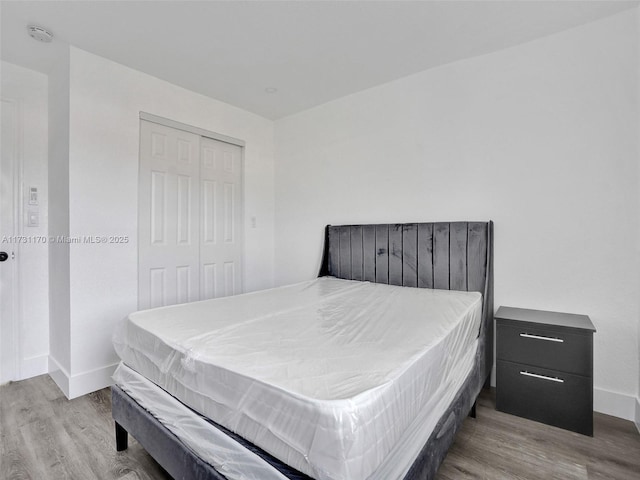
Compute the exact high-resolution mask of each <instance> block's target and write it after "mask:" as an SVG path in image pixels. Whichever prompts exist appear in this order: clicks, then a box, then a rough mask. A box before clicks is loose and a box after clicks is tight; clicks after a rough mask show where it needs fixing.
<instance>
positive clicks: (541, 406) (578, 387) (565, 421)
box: [496, 360, 593, 435]
mask: <svg viewBox="0 0 640 480" xmlns="http://www.w3.org/2000/svg"><path fill="white" fill-rule="evenodd" d="M496 408H497V409H498V410H500V411H502V412H506V413H510V414H513V415H518V416H520V417H525V418H528V419H531V420H536V421H538V422H542V423H546V424H548V425H554V426H556V427H560V428H565V429H567V430H572V431H574V432H578V433H582V434H585V435H593V381H592V379H591V378H589V377H582V376H579V375H571V374H568V373H563V372H557V371H555V370H549V369H546V368H538V367H532V366H529V365H523V364H520V363H512V362H507V361H504V360H498V361H497V363H496Z"/></svg>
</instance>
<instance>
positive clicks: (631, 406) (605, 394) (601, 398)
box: [593, 388, 638, 425]
mask: <svg viewBox="0 0 640 480" xmlns="http://www.w3.org/2000/svg"><path fill="white" fill-rule="evenodd" d="M636 403H637V399H636V398H635V397H634V396H633V395H626V394H624V393H618V392H611V391H609V390H602V389H600V388H594V389H593V410H594V411H595V412H600V413H604V414H606V415H611V416H613V417H618V418H623V419H625V420H631V421H632V422H633V421H635V422H636V425H637V423H638V422H637V420H636V418H637V415H638V414H637V408H638V407H637V406H636Z"/></svg>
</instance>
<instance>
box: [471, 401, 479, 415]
mask: <svg viewBox="0 0 640 480" xmlns="http://www.w3.org/2000/svg"><path fill="white" fill-rule="evenodd" d="M477 403H478V399H476V400H475V401H474V402H473V405H472V406H471V411H470V412H469V416H470V417H471V418H476V404H477Z"/></svg>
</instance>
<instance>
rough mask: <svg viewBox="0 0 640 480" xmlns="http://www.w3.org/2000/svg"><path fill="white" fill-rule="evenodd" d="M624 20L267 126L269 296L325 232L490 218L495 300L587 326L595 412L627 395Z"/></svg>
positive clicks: (627, 34) (633, 18) (630, 364)
mask: <svg viewBox="0 0 640 480" xmlns="http://www.w3.org/2000/svg"><path fill="white" fill-rule="evenodd" d="M637 24H638V22H637V12H636V11H634V10H632V11H627V12H624V13H621V14H618V15H616V16H614V17H611V18H608V19H604V20H601V21H597V22H595V23H592V24H588V25H586V26H582V27H579V28H576V29H572V30H570V31H566V32H563V33H560V34H557V35H553V36H550V37H547V38H543V39H540V40H536V41H533V42H531V43H527V44H524V45H521V46H517V47H514V48H510V49H508V50H504V51H500V52H497V53H493V54H489V55H485V56H481V57H477V58H473V59H469V60H464V61H460V62H456V63H453V64H450V65H446V66H443V67H440V68H436V69H433V70H429V71H426V72H422V73H420V74H417V75H413V76H411V77H407V78H404V79H401V80H398V81H395V82H392V83H389V84H386V85H383V86H380V87H376V88H373V89H370V90H367V91H363V92H360V93H357V94H354V95H351V96H348V97H345V98H343V99H339V100H337V101H334V102H331V103H328V104H325V105H322V106H319V107H317V108H314V109H311V110H308V111H305V112H302V113H300V114H297V115H294V116H291V117H287V118H285V119H282V120H280V121H277V122H276V147H277V150H276V158H277V163H276V175H275V182H276V187H275V193H276V265H277V268H276V284H284V283H288V282H294V281H299V280H303V279H308V278H312V277H313V276H315V275H316V273H317V270H318V267H319V262H320V256H321V247H322V245H321V240H322V232H323V227H324V225H325V224H342V223H367V222H405V221H441V220H445V221H447V220H487V219H492V220H494V221H495V304H496V306H498V305H511V306H519V307H530V308H538V309H547V310H557V311H566V312H575V313H583V314H588V315H589V316H590V317H591V319H592V320H593V322H594V324H595V325H596V327H597V329H598V332H597V333H596V335H595V386H596V388H597V390H596V392H595V404H596V409H599V410H601V411H607V412H610V413H614V414H617V415H619V416H624V417H626V418H633V409H634V398H635V397H636V394H637V391H638V378H639V374H638V365H639V362H638V343H637V342H638V320H639V318H640V306H639V300H638V291H639V278H638V273H637V272H638V269H639V266H640V262H639V261H638V250H637V245H638V242H639V240H640V239H639V213H640V208H639V204H638V188H639V176H638V166H639V165H638V157H639V153H638V139H637V135H638V129H639V125H638V122H639V107H638V69H637V62H638V57H637V45H636V43H637V29H638V25H637Z"/></svg>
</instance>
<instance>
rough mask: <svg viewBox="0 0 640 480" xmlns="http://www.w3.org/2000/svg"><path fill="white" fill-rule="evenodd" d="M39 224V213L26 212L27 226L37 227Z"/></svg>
mask: <svg viewBox="0 0 640 480" xmlns="http://www.w3.org/2000/svg"><path fill="white" fill-rule="evenodd" d="M39 225H40V214H39V213H38V212H27V227H37V226H39Z"/></svg>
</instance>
